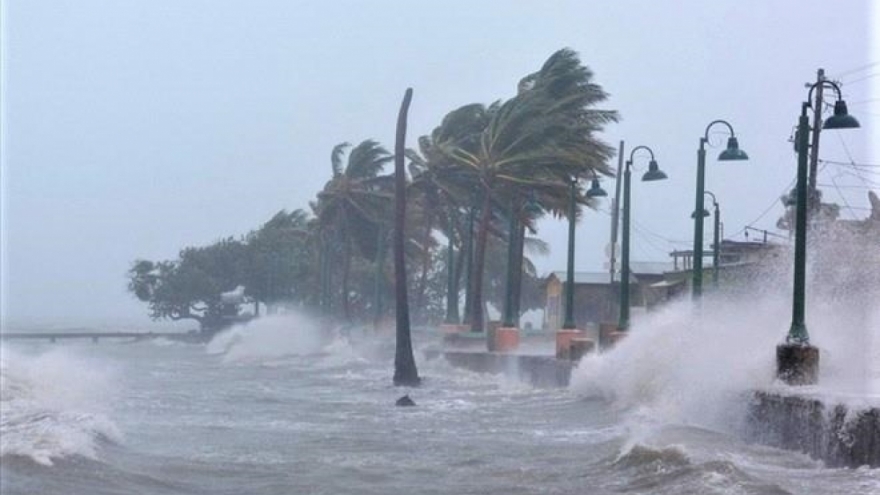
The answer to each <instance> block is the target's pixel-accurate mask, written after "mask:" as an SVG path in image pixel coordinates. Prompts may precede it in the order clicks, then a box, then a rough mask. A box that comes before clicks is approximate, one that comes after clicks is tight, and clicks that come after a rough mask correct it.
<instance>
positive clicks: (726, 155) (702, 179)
mask: <svg viewBox="0 0 880 495" xmlns="http://www.w3.org/2000/svg"><path fill="white" fill-rule="evenodd" d="M715 124H723V125H725V126H727V129H728V130H729V131H730V137H729V138H728V139H727V149H725V150H724V151H722V152H721V154H720V155H718V160H719V161H728V160H748V159H749V155H747V154H746V152H745V151H743V150H741V149H739V142H738V141H737V140H736V134H735V133H734V132H733V126H731V125H730V124H729V123H728V122H727V121H725V120H714V121H712V122H710V123H709V125H708V126H706V132H704V133H703V137H701V138H700V149H699V151H697V206H696V207H695V208H694V211H703V209H704V206H703V199H704V198H703V196H704V193H705V188H706V143H708V142H709V130H710V129H711V128H712V126H714V125H715ZM692 290H693V293H692V294H693V298H694V299H699V298H700V296H701V295H702V294H703V215H694V273H693V283H692Z"/></svg>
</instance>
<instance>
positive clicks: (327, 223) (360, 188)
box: [313, 140, 392, 321]
mask: <svg viewBox="0 0 880 495" xmlns="http://www.w3.org/2000/svg"><path fill="white" fill-rule="evenodd" d="M350 146H351V145H350V144H348V143H341V144H338V145H336V146H335V147H334V148H333V152H332V153H331V156H330V160H331V165H332V169H333V177H332V178H331V179H330V180H329V181H328V182H327V184H326V185H325V186H324V189H323V190H322V191H321V192H320V193H318V200H317V202H316V203H315V204H314V205H313V209H314V211H315V216H316V217H317V220H318V226H319V231H320V236H321V239H322V241H323V247H322V255H323V256H325V258H324V261H325V263H327V266H326V267H325V268H327V269H329V266H330V265H329V260H330V259H332V258H330V257H336V258H337V259H339V258H341V259H339V262H340V265H341V281H340V290H341V298H342V312H343V316H344V317H345V319H346V320H347V321H350V320H351V308H350V303H349V272H350V268H351V259H352V256H353V255H354V252H353V250H354V249H355V248H357V252H358V253H360V254H361V255H363V256H364V257H366V258H367V259H370V260H372V259H375V251H376V238H377V234H378V229H379V225H380V224H381V222H382V220H383V218H384V216H385V215H387V212H388V211H389V205H390V202H391V199H392V194H391V192H390V186H391V183H392V178H391V177H390V176H383V175H380V173H381V172H382V169H383V168H384V167H385V165H386V164H387V163H388V162H390V161H391V160H392V156H391V155H390V154H389V153H388V151H387V150H385V148H383V147H382V146H380V145H379V143H377V142H376V141H373V140H366V141H363V142H362V143H360V144H359V145H357V146H355V147H354V148H351V151H350V152H349V153H348V156H347V160H346V162H345V164H344V166H343V157H344V154H345V150H346V149H348V148H349V147H350ZM328 275H329V274H326V275H325V278H326V276H328Z"/></svg>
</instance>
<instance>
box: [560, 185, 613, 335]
mask: <svg viewBox="0 0 880 495" xmlns="http://www.w3.org/2000/svg"><path fill="white" fill-rule="evenodd" d="M577 184H578V179H577V177H576V176H575V177H572V178H571V181H570V182H569V186H568V263H567V265H566V277H565V278H566V282H565V320H564V321H563V323H562V329H563V330H574V329H576V328H577V325H576V324H575V322H574V223H575V215H576V214H577V194H576V192H577ZM607 195H608V193H607V192H605V190H604V189H602V187H601V186H600V185H599V179H598V178H595V177H594V178H593V181H592V183H591V184H590V189H588V190H587V192H586V196H587V197H588V198H599V197H603V196H607Z"/></svg>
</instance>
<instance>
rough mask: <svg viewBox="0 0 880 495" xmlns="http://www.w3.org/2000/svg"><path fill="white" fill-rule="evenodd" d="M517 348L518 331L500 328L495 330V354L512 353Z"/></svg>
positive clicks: (510, 328)
mask: <svg viewBox="0 0 880 495" xmlns="http://www.w3.org/2000/svg"><path fill="white" fill-rule="evenodd" d="M517 347H519V329H518V328H516V327H500V328H498V329H496V330H495V349H494V350H495V352H513V351H516V349H517Z"/></svg>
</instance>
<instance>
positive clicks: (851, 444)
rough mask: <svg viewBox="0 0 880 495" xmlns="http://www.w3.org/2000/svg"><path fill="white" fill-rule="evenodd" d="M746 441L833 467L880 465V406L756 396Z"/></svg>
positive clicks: (785, 395) (814, 398) (806, 397)
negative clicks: (811, 458) (812, 459)
mask: <svg viewBox="0 0 880 495" xmlns="http://www.w3.org/2000/svg"><path fill="white" fill-rule="evenodd" d="M746 428H747V432H746V436H747V438H748V439H749V440H751V441H755V442H757V443H761V444H764V445H769V446H772V447H780V448H783V449H788V450H796V451H800V452H804V453H806V454H808V455H810V457H813V458H814V459H820V460H822V461H824V462H825V463H826V464H827V465H828V466H833V467H843V466H846V467H853V468H855V467H859V466H864V465H868V466H871V467H880V408H878V407H870V406H864V407H860V406H853V405H847V404H844V403H842V402H838V403H833V402H832V401H831V400H830V399H828V398H824V397H823V398H818V397H809V396H803V395H794V394H792V395H788V394H782V393H776V392H765V391H759V392H755V393H754V394H753V396H752V401H751V403H750V405H749V417H748V421H747V423H746Z"/></svg>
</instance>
